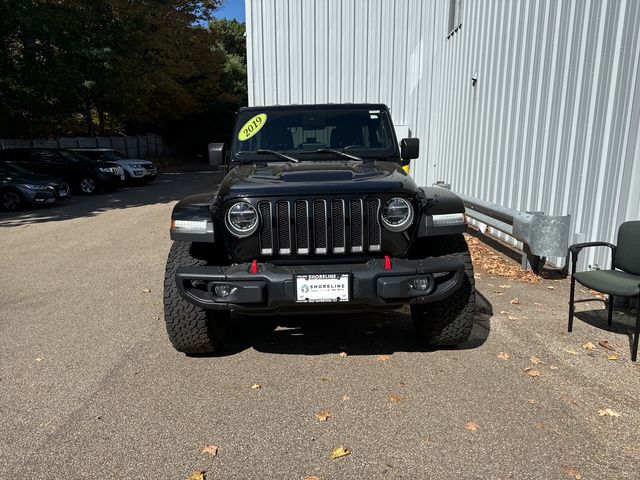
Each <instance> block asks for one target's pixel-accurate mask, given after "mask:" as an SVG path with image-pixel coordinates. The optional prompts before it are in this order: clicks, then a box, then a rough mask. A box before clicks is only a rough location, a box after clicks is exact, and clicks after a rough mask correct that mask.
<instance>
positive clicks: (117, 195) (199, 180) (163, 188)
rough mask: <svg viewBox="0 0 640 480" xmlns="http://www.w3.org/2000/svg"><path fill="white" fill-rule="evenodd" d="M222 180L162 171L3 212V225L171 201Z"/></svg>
mask: <svg viewBox="0 0 640 480" xmlns="http://www.w3.org/2000/svg"><path fill="white" fill-rule="evenodd" d="M221 180H222V174H221V173H219V172H215V171H200V172H176V173H162V174H160V175H159V176H158V178H157V179H156V180H155V181H154V182H151V183H148V184H146V185H141V186H133V187H125V188H121V189H118V190H116V191H114V192H110V193H98V194H96V195H90V196H81V195H75V196H73V197H72V198H71V199H70V200H66V201H63V202H60V203H59V204H56V205H52V206H49V207H46V206H43V207H40V208H34V209H31V210H22V211H18V212H0V228H1V227H19V226H26V225H29V224H35V223H43V222H55V221H60V220H69V219H73V218H80V217H92V216H95V215H98V214H100V213H102V212H105V211H108V210H114V209H120V208H130V207H139V206H143V205H153V204H157V203H170V202H173V201H176V200H180V199H182V198H184V197H186V196H188V195H194V194H197V193H205V192H211V191H215V190H216V189H217V185H218V184H219V183H220V181H221Z"/></svg>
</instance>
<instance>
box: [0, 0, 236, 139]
mask: <svg viewBox="0 0 640 480" xmlns="http://www.w3.org/2000/svg"><path fill="white" fill-rule="evenodd" d="M219 4H220V0H203V1H193V0H135V1H134V0H92V1H90V2H87V1H85V0H21V1H15V0H0V137H2V136H29V135H46V134H50V133H53V134H65V133H88V134H94V133H103V132H105V131H110V132H118V131H126V132H127V133H135V132H137V131H144V130H153V131H156V132H162V131H163V130H164V131H168V130H171V129H175V128H176V125H179V124H180V122H186V123H189V121H188V119H189V118H193V117H194V116H201V115H206V114H207V112H211V110H212V106H213V105H216V104H220V103H223V104H225V105H229V104H232V105H234V106H238V105H239V104H240V103H244V102H246V53H245V39H244V25H243V24H239V23H238V22H233V21H231V22H229V21H218V20H212V14H213V11H214V10H215V9H216V8H217V7H218V6H219ZM207 22H211V23H210V25H211V28H203V27H202V25H206V24H207ZM229 120H230V119H227V122H228V121H229Z"/></svg>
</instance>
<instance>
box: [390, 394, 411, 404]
mask: <svg viewBox="0 0 640 480" xmlns="http://www.w3.org/2000/svg"><path fill="white" fill-rule="evenodd" d="M406 399H407V397H403V396H402V395H396V394H395V393H394V394H392V395H389V400H391V401H392V402H393V403H400V402H402V401H404V400H406Z"/></svg>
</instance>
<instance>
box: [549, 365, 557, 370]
mask: <svg viewBox="0 0 640 480" xmlns="http://www.w3.org/2000/svg"><path fill="white" fill-rule="evenodd" d="M557 369H558V367H556V366H555V365H549V370H557Z"/></svg>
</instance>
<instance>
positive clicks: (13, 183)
mask: <svg viewBox="0 0 640 480" xmlns="http://www.w3.org/2000/svg"><path fill="white" fill-rule="evenodd" d="M69 196H70V193H69V185H67V184H66V183H65V182H64V181H63V180H61V179H59V178H55V177H51V176H49V175H38V174H34V173H31V172H29V171H27V170H25V169H24V168H21V167H19V166H17V165H14V164H11V163H0V208H2V209H3V210H9V211H15V210H18V209H19V208H22V207H24V206H26V205H29V204H30V205H43V204H50V203H55V202H57V201H58V200H63V199H65V198H69Z"/></svg>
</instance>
